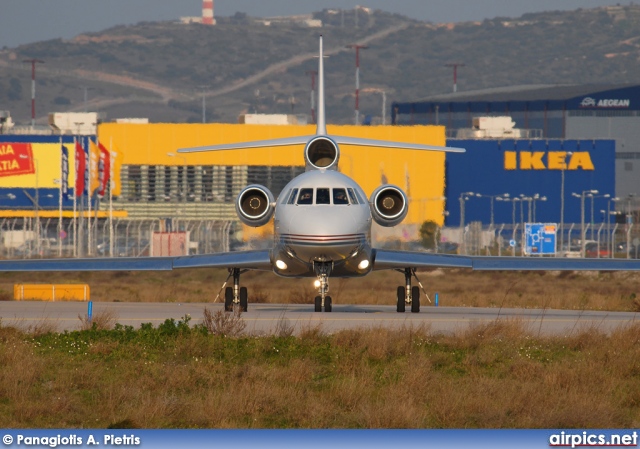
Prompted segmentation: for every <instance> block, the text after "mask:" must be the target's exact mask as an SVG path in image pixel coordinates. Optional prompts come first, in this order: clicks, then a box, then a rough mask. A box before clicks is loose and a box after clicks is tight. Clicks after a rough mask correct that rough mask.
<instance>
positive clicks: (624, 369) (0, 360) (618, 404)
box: [0, 321, 640, 428]
mask: <svg viewBox="0 0 640 449" xmlns="http://www.w3.org/2000/svg"><path fill="white" fill-rule="evenodd" d="M189 324H190V323H188V322H187V323H185V322H177V323H176V322H166V323H165V324H163V325H161V326H159V327H158V328H153V327H151V326H150V325H149V326H143V327H142V328H141V329H139V330H133V329H131V328H123V327H117V328H116V329H115V330H88V331H77V332H71V333H65V334H51V333H42V334H31V335H27V334H24V333H22V332H20V331H17V330H16V329H13V328H10V327H0V422H2V423H3V427H8V428H14V427H15V428H23V427H45V428H57V427H61V428H65V427H71V428H81V427H85V428H86V427H91V428H108V427H111V428H135V427H142V428H632V427H638V426H639V425H640V344H639V343H640V326H633V327H630V328H627V329H622V330H618V331H616V332H614V333H613V334H611V335H605V334H603V333H600V332H599V331H598V330H597V329H583V330H582V331H579V332H576V333H575V334H574V335H573V336H570V337H564V338H557V337H553V338H552V337H549V338H539V337H533V336H531V335H529V334H527V333H526V332H525V331H524V330H523V329H522V327H521V326H520V324H519V323H518V322H505V321H501V322H496V323H492V324H489V325H485V326H480V327H472V328H469V329H468V330H466V331H464V332H461V333H459V334H457V335H454V336H443V335H434V334H432V333H430V332H429V330H428V329H425V328H421V329H416V328H413V329H412V328H407V329H403V330H398V331H391V330H387V329H384V328H379V329H371V330H366V331H365V330H355V331H342V332H338V333H336V334H332V335H326V334H324V333H323V332H322V331H321V330H320V329H313V328H310V329H307V330H306V331H305V332H303V334H302V335H300V336H299V337H293V336H277V335H274V336H269V337H260V338H256V337H250V336H236V337H230V336H227V337H225V336H221V335H214V334H212V333H209V332H208V331H207V329H206V328H205V327H204V326H190V325H189Z"/></svg>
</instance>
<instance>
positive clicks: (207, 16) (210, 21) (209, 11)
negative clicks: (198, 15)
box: [202, 0, 216, 25]
mask: <svg viewBox="0 0 640 449" xmlns="http://www.w3.org/2000/svg"><path fill="white" fill-rule="evenodd" d="M202 23H203V24H205V25H215V24H216V20H215V19H214V18H213V0H202Z"/></svg>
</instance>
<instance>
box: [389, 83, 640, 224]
mask: <svg viewBox="0 0 640 449" xmlns="http://www.w3.org/2000/svg"><path fill="white" fill-rule="evenodd" d="M391 115H392V122H393V123H394V124H396V125H411V124H432V125H444V126H445V127H446V128H447V136H448V137H449V138H451V139H455V138H463V137H465V138H466V137H468V136H469V135H470V134H469V132H468V131H471V130H472V127H473V120H474V118H477V117H491V116H493V117H495V116H509V117H511V118H512V120H513V121H514V122H515V128H517V129H519V130H520V131H519V134H520V136H521V137H525V138H526V139H527V140H525V141H523V142H518V143H517V145H518V146H520V145H523V146H525V147H526V146H536V147H539V146H542V147H547V146H549V147H551V146H558V145H560V146H561V147H562V146H564V147H565V148H567V147H570V146H571V145H574V144H573V143H572V142H575V141H577V142H580V145H581V146H582V145H586V142H587V141H588V140H592V141H593V140H596V141H599V140H609V139H611V140H614V141H615V150H611V149H605V148H610V147H611V143H610V142H609V143H596V144H594V145H595V146H594V148H593V150H592V153H590V154H591V156H593V157H594V158H595V159H594V165H595V170H593V171H588V170H587V171H586V172H584V173H583V172H581V171H580V169H578V170H576V171H571V170H567V173H566V175H567V177H566V188H567V191H568V192H569V193H568V195H571V192H577V191H581V190H584V189H587V188H594V189H597V190H599V191H600V192H601V194H602V192H606V193H609V194H611V195H612V196H614V194H615V196H617V197H618V198H620V200H619V201H618V202H617V203H616V204H615V207H616V209H617V210H618V211H620V212H625V213H627V212H632V213H634V214H635V215H639V212H640V201H638V199H639V198H640V86H639V85H533V86H511V87H504V88H495V89H484V90H478V91H468V92H457V93H450V94H444V95H438V96H433V97H429V98H425V99H423V100H420V101H412V102H395V103H393V104H392V107H391ZM465 131H467V132H465ZM514 137H516V136H514ZM528 139H532V140H528ZM563 140H564V143H563ZM451 142H453V141H451ZM451 142H450V143H451ZM458 143H459V142H458ZM496 145H498V146H500V147H501V148H504V146H505V145H507V143H505V142H504V141H503V143H495V142H494V143H490V142H485V143H482V141H480V143H472V141H469V143H468V144H467V146H468V147H469V148H474V150H472V151H470V152H469V153H473V152H475V151H476V150H475V148H484V149H485V150H486V152H485V151H484V150H478V151H482V152H484V153H486V154H484V155H483V156H482V157H480V156H474V155H471V154H469V153H468V154H467V156H466V157H468V158H471V159H473V160H474V161H475V162H477V163H479V164H480V165H478V167H482V170H485V169H487V168H488V167H487V165H486V164H485V163H482V162H481V160H483V158H484V157H487V158H494V157H495V158H502V157H504V155H501V154H496V151H495V150H494V151H492V150H490V149H489V147H492V146H493V147H494V148H495V146H496ZM508 145H510V144H508ZM502 151H503V152H504V150H502ZM540 151H542V150H540ZM499 152H500V150H498V153H499ZM603 153H606V154H607V155H606V156H604V155H603ZM536 157H537V156H536ZM545 157H546V156H545ZM456 158H457V156H453V157H450V158H449V160H450V161H452V166H451V170H450V172H449V178H448V182H449V186H450V188H452V189H453V190H451V192H450V195H455V194H456V192H462V191H464V190H465V188H462V187H461V188H458V183H459V182H462V183H463V184H465V186H466V187H468V188H470V189H471V191H474V190H494V193H499V192H501V191H502V190H505V188H507V189H509V190H513V191H515V192H516V193H520V192H519V190H520V189H523V188H524V187H525V185H530V186H531V187H532V188H533V186H534V185H535V186H536V187H535V189H534V191H535V192H538V191H540V193H543V192H541V190H542V187H543V185H548V186H549V187H548V188H549V190H550V191H555V192H557V193H555V195H553V196H549V195H547V193H546V192H545V195H547V197H548V198H551V199H549V200H548V202H547V204H546V205H542V204H540V208H541V209H542V210H543V211H544V210H545V209H546V208H547V207H552V206H551V205H552V204H553V201H556V202H557V198H558V195H559V183H560V172H561V170H557V169H548V172H547V171H545V170H539V172H538V170H532V171H530V172H526V171H523V170H515V171H513V172H509V173H502V172H494V173H493V176H495V178H496V179H500V180H502V181H505V182H506V181H508V182H516V183H517V184H516V185H515V186H511V185H510V184H507V185H504V186H503V187H500V188H498V187H497V186H495V189H489V187H490V186H489V185H487V184H486V183H485V181H482V183H481V184H480V185H478V186H477V187H475V188H473V187H472V185H473V183H472V184H471V185H469V184H468V181H469V180H468V179H463V180H459V179H458V178H457V176H458V175H459V174H460V173H464V170H463V168H462V167H461V166H458V163H457V162H455V161H456V160H457V159H456ZM601 158H612V160H607V161H606V162H605V161H604V160H603V159H601ZM543 159H544V158H543ZM596 159H597V160H598V161H599V162H596ZM503 162H504V161H503ZM496 164H497V160H496V161H495V162H494V164H493V165H492V169H493V170H495V167H496ZM536 164H538V162H536ZM503 165H504V164H503ZM611 165H613V167H614V168H613V172H610V171H609V168H608V167H610V166H611ZM498 166H500V164H498ZM605 166H606V167H607V168H605ZM467 176H470V172H467ZM476 176H477V175H476ZM479 176H480V178H479V179H482V176H483V175H482V174H480V175H479ZM551 185H552V186H554V187H550V186H551ZM585 186H586V187H585ZM612 186H613V187H612ZM492 187H493V186H492ZM496 189H497V190H496ZM554 189H556V190H554ZM522 193H525V194H526V193H527V192H522ZM448 197H449V195H448ZM567 198H568V197H567ZM450 201H451V200H450ZM470 205H471V203H469V206H470ZM566 205H567V214H568V215H567V216H568V217H569V220H571V221H573V220H575V219H576V217H575V209H573V210H572V208H573V207H575V203H573V202H572V201H569V200H567V203H566ZM556 206H557V209H558V212H557V213H556V215H555V218H554V219H553V221H556V220H558V215H559V210H560V206H559V205H558V204H556ZM556 206H553V208H554V209H555V207H556ZM589 206H590V202H589ZM597 207H598V209H597V210H598V211H600V210H603V209H606V208H603V205H602V203H601V204H599V206H597ZM454 209H458V208H452V207H451V203H449V212H450V215H449V220H448V221H449V223H450V224H456V225H457V223H458V222H457V219H456V218H455V217H457V216H458V212H457V211H456V210H454ZM496 211H497V209H496ZM469 213H471V214H472V215H471V216H470V217H469V218H470V219H472V217H473V213H474V212H473V208H471V210H470V211H469ZM543 213H545V214H546V212H543ZM549 213H551V212H549ZM588 215H589V218H590V213H589V214H588ZM544 216H545V217H546V215H544ZM551 217H553V216H552V215H551ZM483 221H484V222H488V219H486V220H485V219H484V218H483ZM510 221H511V220H509V222H510ZM565 221H566V220H565Z"/></svg>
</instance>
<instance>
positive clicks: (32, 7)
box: [0, 0, 629, 48]
mask: <svg viewBox="0 0 640 449" xmlns="http://www.w3.org/2000/svg"><path fill="white" fill-rule="evenodd" d="M616 3H624V4H628V3H629V1H625V2H616V1H615V0H395V1H389V0H355V1H351V0H215V14H216V15H220V16H231V15H233V14H234V13H236V12H245V13H247V14H249V15H251V16H256V17H264V16H267V17H268V16H281V15H289V14H303V13H311V12H314V11H320V10H322V9H324V8H353V7H354V6H355V5H358V4H360V5H362V6H367V7H370V8H374V9H382V10H385V11H389V12H395V13H399V14H403V15H406V16H410V17H413V18H416V19H420V20H425V21H431V22H460V21H467V20H482V19H486V18H493V17H498V16H506V17H517V16H520V15H522V14H524V13H526V12H536V11H548V10H558V9H563V10H570V9H577V8H592V7H595V6H603V5H612V4H616ZM201 9H202V1H201V0H0V48H2V47H4V46H7V47H15V46H17V45H21V44H26V43H31V42H36V41H40V40H46V39H56V38H64V39H68V38H71V37H73V36H75V35H77V34H80V33H82V32H91V31H101V30H104V29H106V28H109V27H111V26H114V25H122V24H133V23H137V22H141V21H160V20H174V19H177V18H178V17H180V16H198V15H200V14H201Z"/></svg>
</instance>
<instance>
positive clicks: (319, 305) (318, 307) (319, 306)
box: [314, 296, 322, 312]
mask: <svg viewBox="0 0 640 449" xmlns="http://www.w3.org/2000/svg"><path fill="white" fill-rule="evenodd" d="M314 312H322V298H321V297H320V296H316V299H315V309H314Z"/></svg>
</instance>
